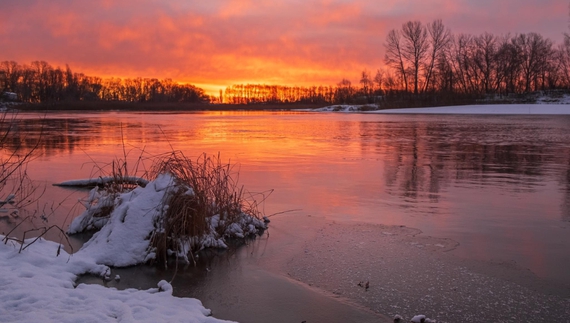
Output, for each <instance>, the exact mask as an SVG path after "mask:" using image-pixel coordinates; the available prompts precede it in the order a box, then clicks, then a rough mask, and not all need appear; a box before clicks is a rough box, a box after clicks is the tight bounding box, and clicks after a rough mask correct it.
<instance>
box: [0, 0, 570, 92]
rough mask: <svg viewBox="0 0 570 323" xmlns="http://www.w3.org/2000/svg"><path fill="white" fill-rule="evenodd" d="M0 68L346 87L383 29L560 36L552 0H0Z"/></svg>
mask: <svg viewBox="0 0 570 323" xmlns="http://www.w3.org/2000/svg"><path fill="white" fill-rule="evenodd" d="M0 7H1V10H0V11H1V12H2V15H1V18H0V61H6V60H12V61H16V62H18V63H20V64H23V63H25V64H29V63H30V62H32V61H36V60H43V61H47V62H48V63H50V64H51V65H53V66H60V67H65V64H69V66H70V67H71V68H72V70H73V71H75V72H83V73H85V74H87V75H92V76H102V77H110V76H117V77H149V78H159V79H164V78H171V79H173V80H175V81H178V82H182V83H191V84H195V85H197V86H199V87H202V88H204V89H205V90H206V92H207V93H209V94H217V92H218V90H219V89H224V88H225V87H227V86H229V85H232V84H241V83H243V84H245V83H264V84H281V85H301V86H308V85H335V84H337V83H338V82H340V81H341V80H342V79H343V78H346V79H349V80H351V81H352V82H353V83H357V82H358V80H359V76H360V73H361V72H362V71H363V70H367V71H369V72H370V73H372V74H374V73H375V71H376V70H377V69H378V68H382V67H383V61H384V59H383V58H384V41H385V39H386V35H387V33H388V32H389V31H390V30H391V29H399V28H400V27H401V26H402V24H403V23H405V22H407V21H410V20H419V21H421V22H423V23H428V22H431V21H433V20H435V19H442V21H443V23H444V25H445V26H447V27H449V28H450V29H451V31H452V33H454V34H459V33H470V34H481V33H483V32H491V33H493V34H497V35H500V34H507V33H512V34H515V33H528V32H537V33H540V34H542V35H543V36H545V37H548V38H550V39H552V40H553V41H554V42H555V43H556V44H558V43H561V42H562V40H563V33H564V32H567V31H569V29H568V23H569V15H568V13H569V3H568V2H566V1H562V0H500V1H496V0H398V1H396V0H384V1H377V0H353V1H347V0H255V1H253V0H208V1H200V0H171V1H160V0H136V1H134V0H123V1H112V0H101V1H87V0H81V1H79V0H57V1H54V0H18V1H15V0H0Z"/></svg>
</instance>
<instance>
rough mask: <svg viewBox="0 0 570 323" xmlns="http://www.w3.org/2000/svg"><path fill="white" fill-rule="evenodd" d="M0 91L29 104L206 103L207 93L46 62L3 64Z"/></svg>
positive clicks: (162, 81) (165, 83)
mask: <svg viewBox="0 0 570 323" xmlns="http://www.w3.org/2000/svg"><path fill="white" fill-rule="evenodd" d="M0 89H2V91H4V92H14V93H16V94H17V95H18V100H19V101H22V102H27V103H40V102H42V103H46V102H61V101H124V102H191V103H199V102H207V101H208V97H207V95H205V94H204V90H202V89H200V88H197V87H195V86H194V85H188V84H179V83H176V82H173V81H172V80H171V79H164V80H158V79H149V78H140V77H139V78H134V79H129V78H127V79H120V78H107V79H103V78H100V77H97V76H87V75H85V74H83V73H74V72H73V71H72V70H71V68H70V67H69V66H66V68H65V69H62V68H60V67H55V68H54V67H53V66H51V65H50V64H49V63H47V62H44V61H35V62H32V63H31V64H30V65H25V64H23V65H20V64H18V63H17V62H14V61H4V62H0Z"/></svg>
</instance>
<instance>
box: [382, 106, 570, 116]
mask: <svg viewBox="0 0 570 323" xmlns="http://www.w3.org/2000/svg"><path fill="white" fill-rule="evenodd" d="M371 113H380V114H488V115H524V114H527V115H528V114H531V115H570V105H566V104H488V105H463V106H449V107H435V108H410V109H391V110H379V111H373V112H371Z"/></svg>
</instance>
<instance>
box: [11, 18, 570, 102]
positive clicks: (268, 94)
mask: <svg viewBox="0 0 570 323" xmlns="http://www.w3.org/2000/svg"><path fill="white" fill-rule="evenodd" d="M384 47H385V57H384V62H385V67H384V68H382V69H378V70H377V71H376V73H374V75H373V74H372V73H371V72H369V71H366V70H365V71H362V72H361V73H360V75H359V78H358V80H359V81H358V83H356V84H353V83H352V82H351V81H350V80H348V79H342V80H341V81H340V82H339V83H337V84H336V85H334V86H331V85H329V86H308V87H303V86H282V85H265V84H237V85H232V86H229V87H227V88H226V89H225V90H224V91H220V95H219V96H208V95H206V94H205V93H204V90H202V89H200V88H198V87H196V86H193V85H187V84H179V83H176V82H173V81H172V80H170V79H164V80H158V79H148V78H134V79H120V78H107V79H102V78H100V77H96V76H86V75H84V74H83V73H74V72H72V71H71V69H70V67H69V66H66V68H65V69H61V68H59V67H56V68H54V67H52V66H51V65H50V64H48V63H46V62H44V61H35V62H32V63H31V64H30V65H20V64H18V63H16V62H13V61H5V62H0V89H1V90H3V91H10V92H15V93H17V95H18V99H19V100H20V101H23V102H31V103H36V102H60V101H114V102H115V101H125V102H192V103H228V104H256V103H306V104H342V103H345V104H366V103H374V104H378V105H380V106H381V107H399V106H408V107H409V106H429V105H446V104H458V103H462V104H467V103H473V102H476V101H479V100H481V99H485V100H487V101H489V102H492V101H493V100H505V98H506V99H509V98H512V99H513V100H517V99H518V100H525V99H528V94H529V93H533V92H537V91H549V90H566V91H567V90H569V89H570V36H569V35H567V34H566V35H565V41H564V43H562V44H558V45H557V44H555V43H554V42H553V41H552V40H550V39H548V38H545V37H543V36H542V35H540V34H537V33H526V34H516V35H510V34H508V35H501V36H497V35H493V34H491V33H487V32H486V33H483V34H480V35H470V34H459V35H455V34H452V33H451V31H450V30H449V28H447V27H445V26H444V24H443V22H442V21H441V20H435V21H433V22H431V23H428V24H423V23H422V22H420V21H408V22H406V23H404V24H403V25H402V26H401V28H399V29H392V30H390V31H389V33H388V35H387V37H386V40H385V43H384Z"/></svg>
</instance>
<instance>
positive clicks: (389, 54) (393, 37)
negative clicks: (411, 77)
mask: <svg viewBox="0 0 570 323" xmlns="http://www.w3.org/2000/svg"><path fill="white" fill-rule="evenodd" d="M384 46H385V47H386V54H385V56H384V61H385V63H386V65H388V66H390V67H392V68H393V69H395V70H396V74H397V75H398V76H400V78H401V79H402V83H403V85H404V90H405V91H406V92H408V74H407V68H406V66H405V65H404V55H403V53H402V36H401V34H400V32H399V31H397V30H395V29H392V30H390V32H389V33H388V36H387V38H386V43H385V45H384Z"/></svg>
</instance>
